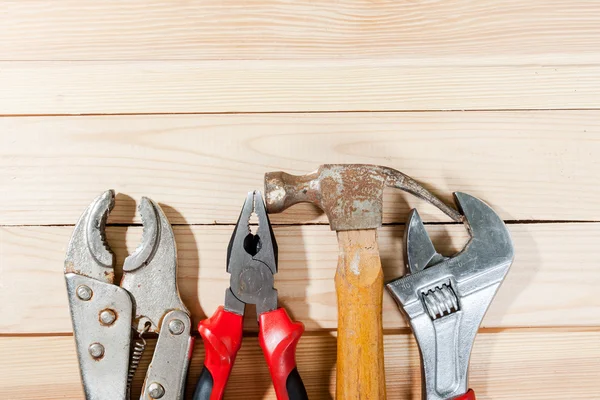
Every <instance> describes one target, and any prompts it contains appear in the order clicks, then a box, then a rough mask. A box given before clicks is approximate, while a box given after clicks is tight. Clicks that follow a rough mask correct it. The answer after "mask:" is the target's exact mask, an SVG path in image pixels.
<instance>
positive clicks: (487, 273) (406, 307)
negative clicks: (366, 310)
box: [386, 192, 514, 400]
mask: <svg viewBox="0 0 600 400" xmlns="http://www.w3.org/2000/svg"><path fill="white" fill-rule="evenodd" d="M454 198H455V201H456V203H457V205H458V207H459V209H460V210H461V211H462V214H463V215H464V217H465V224H466V227H467V229H468V230H469V232H470V233H471V239H470V241H469V243H468V244H467V245H466V246H465V248H464V249H463V250H462V251H461V252H460V253H458V254H456V255H455V256H453V257H450V258H446V257H443V256H441V255H440V254H438V253H437V252H436V250H435V248H434V247H433V244H432V243H431V240H430V238H429V235H428V234H427V231H426V230H425V227H424V225H423V222H422V221H421V218H420V217H419V214H418V212H417V211H416V210H412V212H411V214H410V216H409V220H408V224H407V228H406V231H405V237H404V240H405V250H406V251H405V254H406V264H407V268H408V271H409V272H408V273H407V275H405V276H404V277H401V278H399V279H396V280H394V281H392V282H390V283H388V284H387V285H386V288H387V290H388V291H389V292H390V294H391V295H392V297H393V298H394V300H395V301H396V303H398V307H399V308H400V310H401V311H403V313H404V314H405V315H406V317H407V318H408V319H409V321H410V326H411V327H412V331H413V333H414V335H415V337H416V339H417V344H418V346H419V350H420V354H421V367H422V370H423V396H422V398H423V399H425V400H446V399H457V400H458V399H460V400H474V399H475V393H474V392H473V390H469V387H468V382H467V373H468V368H469V358H470V355H471V349H472V347H473V341H474V339H475V335H476V334H477V330H478V328H479V325H480V324H481V320H482V319H483V316H484V315H485V313H486V311H487V309H488V306H489V305H490V303H491V301H492V299H493V298H494V295H495V294H496V291H497V290H498V288H499V286H500V284H501V283H502V281H503V279H504V277H505V276H506V274H507V272H508V269H509V268H510V266H511V264H512V262H513V258H514V249H513V243H512V240H511V237H510V233H509V232H508V229H507V228H506V225H504V222H503V221H502V219H501V218H500V217H499V216H498V215H497V214H496V213H495V212H494V211H493V210H492V209H491V208H490V207H489V206H488V205H487V204H485V203H484V202H482V201H481V200H479V199H477V198H475V197H473V196H470V195H468V194H465V193H458V192H457V193H454Z"/></svg>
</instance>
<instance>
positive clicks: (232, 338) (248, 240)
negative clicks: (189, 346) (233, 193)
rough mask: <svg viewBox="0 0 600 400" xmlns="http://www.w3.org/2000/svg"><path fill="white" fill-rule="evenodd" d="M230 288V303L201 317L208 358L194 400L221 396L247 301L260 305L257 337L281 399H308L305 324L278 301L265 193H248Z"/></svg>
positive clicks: (231, 255)
mask: <svg viewBox="0 0 600 400" xmlns="http://www.w3.org/2000/svg"><path fill="white" fill-rule="evenodd" d="M253 212H254V213H256V215H257V216H258V229H257V232H256V234H255V235H253V234H252V233H251V231H250V229H249V220H250V216H251V215H252V213H253ZM227 272H229V273H230V274H231V278H230V287H229V288H227V290H226V291H225V306H224V307H223V306H221V307H219V308H217V311H215V313H214V314H213V316H212V317H210V318H208V319H206V320H204V321H201V322H200V324H199V325H198V331H199V332H200V335H201V336H202V340H203V341H204V348H205V352H206V358H205V360H204V369H203V370H202V374H201V375H200V378H199V379H198V384H197V385H196V391H195V393H194V397H193V399H194V400H219V399H221V398H223V393H224V391H225V386H226V385H227V380H228V378H229V374H230V373H231V369H232V367H233V363H234V361H235V357H236V354H237V352H238V350H239V349H240V346H241V344H242V328H243V319H244V311H245V309H246V304H254V305H256V314H257V317H258V327H259V331H258V342H259V344H260V347H261V348H262V350H263V353H264V356H265V359H266V361H267V365H268V367H269V372H270V374H271V379H272V381H273V387H274V389H275V394H276V396H277V399H278V400H307V398H308V396H307V394H306V389H305V388H304V384H303V383H302V379H301V378H300V374H299V373H298V370H297V369H296V360H295V356H296V345H297V344H298V341H299V340H300V336H301V335H302V332H304V325H303V324H302V323H301V322H293V321H292V320H291V319H290V317H289V316H288V314H287V312H286V311H285V309H284V308H278V306H277V290H276V289H275V288H274V287H273V284H274V275H275V273H277V242H275V236H274V235H273V230H272V229H271V224H270V223H269V218H268V216H267V211H266V210H265V204H264V202H263V199H262V195H261V193H260V192H258V191H256V192H249V193H248V196H247V198H246V201H245V202H244V206H243V208H242V212H241V214H240V217H239V219H238V222H237V224H236V226H235V229H234V231H233V234H232V235H231V240H230V242H229V247H228V248H227Z"/></svg>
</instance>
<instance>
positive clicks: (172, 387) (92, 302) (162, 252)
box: [65, 190, 193, 400]
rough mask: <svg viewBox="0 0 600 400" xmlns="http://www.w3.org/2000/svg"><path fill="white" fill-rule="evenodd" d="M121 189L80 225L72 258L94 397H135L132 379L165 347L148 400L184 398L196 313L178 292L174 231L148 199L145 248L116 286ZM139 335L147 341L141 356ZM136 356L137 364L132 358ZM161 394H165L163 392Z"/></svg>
mask: <svg viewBox="0 0 600 400" xmlns="http://www.w3.org/2000/svg"><path fill="white" fill-rule="evenodd" d="M114 203H115V194H114V191H112V190H108V191H106V192H104V193H102V194H101V195H100V196H98V197H97V198H96V199H95V200H94V201H93V202H92V203H91V204H90V206H89V207H88V208H87V209H86V210H85V212H84V213H83V215H82V216H81V218H80V219H79V221H78V222H77V225H76V226H75V229H74V232H73V235H72V237H71V241H70V243H69V246H68V250H67V255H66V258H65V279H66V283H67V293H68V296H69V305H70V309H71V319H72V322H73V330H74V336H75V342H76V346H77V354H78V359H79V366H80V372H81V376H82V381H83V386H84V392H85V395H86V399H98V400H104V399H106V400H109V399H110V400H120V399H123V400H125V399H127V398H128V397H129V391H130V386H131V379H132V378H133V373H134V372H135V367H137V362H139V359H138V357H141V352H142V351H143V347H144V346H145V341H144V340H143V338H142V335H143V334H145V333H147V332H154V333H158V335H159V337H158V342H157V345H156V349H155V351H154V354H153V357H152V362H151V364H150V366H149V368H148V372H147V374H146V380H145V381H144V386H143V388H142V396H141V398H142V399H151V398H153V397H156V396H153V395H155V394H156V393H159V392H162V395H161V398H162V399H164V400H173V399H180V398H182V396H183V388H184V381H185V376H186V373H187V367H188V364H189V354H190V349H191V346H192V343H193V341H192V338H191V334H190V332H191V320H190V315H189V312H188V310H187V308H186V307H185V305H184V304H183V302H182V301H181V298H180V296H179V291H178V289H177V253H176V247H175V239H174V236H173V231H172V229H171V226H170V224H169V222H168V220H167V218H166V216H165V215H164V213H163V212H162V210H161V208H160V206H158V204H156V203H155V202H153V201H152V200H150V199H148V198H146V197H143V198H142V200H141V202H140V205H139V211H140V214H141V217H142V222H143V226H144V231H143V234H142V240H141V244H140V245H139V246H138V248H137V249H136V251H135V252H134V253H133V254H131V255H130V256H129V257H127V258H126V259H125V262H124V265H123V278H122V280H121V285H120V286H118V285H115V284H113V283H114V255H113V254H112V252H111V250H110V248H109V246H108V245H107V243H106V239H105V225H106V220H107V218H108V214H109V213H110V211H111V209H112V208H113V206H114ZM132 330H133V331H135V332H136V336H139V338H140V340H141V342H143V343H144V345H143V346H142V345H141V344H140V343H137V344H136V347H135V350H134V351H133V354H130V352H131V348H132ZM130 357H132V358H130ZM157 390H158V392H157Z"/></svg>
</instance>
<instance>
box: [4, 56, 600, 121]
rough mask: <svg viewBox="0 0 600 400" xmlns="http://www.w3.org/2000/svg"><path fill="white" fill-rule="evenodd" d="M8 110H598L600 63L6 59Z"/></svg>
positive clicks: (25, 112)
mask: <svg viewBox="0 0 600 400" xmlns="http://www.w3.org/2000/svg"><path fill="white" fill-rule="evenodd" d="M0 87H1V88H2V96H0V114H2V115H46V114H115V113H118V114H123V113H199V112H203V113H207V112H212V113H218V112H286V111H395V110H495V109H548V108H553V109H573V108H578V109H580V108H598V107H600V100H599V98H598V96H597V94H598V92H599V91H600V65H597V64H594V65H580V66H575V65H559V64H543V65H523V66H510V65H492V66H488V65H484V66H480V65H479V66H478V65H444V64H443V63H440V61H439V60H437V59H432V60H431V61H430V62H425V63H421V64H416V65H415V64H414V63H410V64H409V65H405V64H404V63H403V62H402V61H401V60H384V61H380V60H356V61H355V60H312V61H287V60H284V61H269V60H260V61H236V62H231V61H228V60H224V61H162V62H161V61H147V62H141V61H132V62H110V61H95V62H67V61H64V62H33V63H32V62H19V61H14V62H10V61H7V62H3V63H2V64H1V68H0Z"/></svg>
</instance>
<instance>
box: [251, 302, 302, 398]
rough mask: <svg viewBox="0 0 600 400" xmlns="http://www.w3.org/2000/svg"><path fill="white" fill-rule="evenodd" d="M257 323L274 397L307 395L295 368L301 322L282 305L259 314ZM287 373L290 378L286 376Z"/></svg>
mask: <svg viewBox="0 0 600 400" xmlns="http://www.w3.org/2000/svg"><path fill="white" fill-rule="evenodd" d="M258 324H259V328H260V331H259V333H258V342H259V344H260V347H261V348H262V350H263V353H264V355H265V359H266V360H267V365H268V366H269V372H270V373H271V380H272V381H273V387H274V388H275V394H276V396H277V399H278V400H289V399H290V397H292V398H306V390H305V389H304V385H303V383H302V381H301V380H300V377H299V375H298V374H297V371H296V372H295V371H294V370H295V369H296V345H297V344H298V341H299V340H300V336H302V333H303V332H304V325H303V324H302V323H301V322H293V321H292V320H291V319H290V317H289V315H288V314H287V312H286V311H285V309H283V308H278V309H277V310H274V311H269V312H266V313H263V314H261V315H260V317H259V319H258ZM290 374H292V379H290V380H288V377H290ZM288 389H289V391H290V393H289V394H288Z"/></svg>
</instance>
